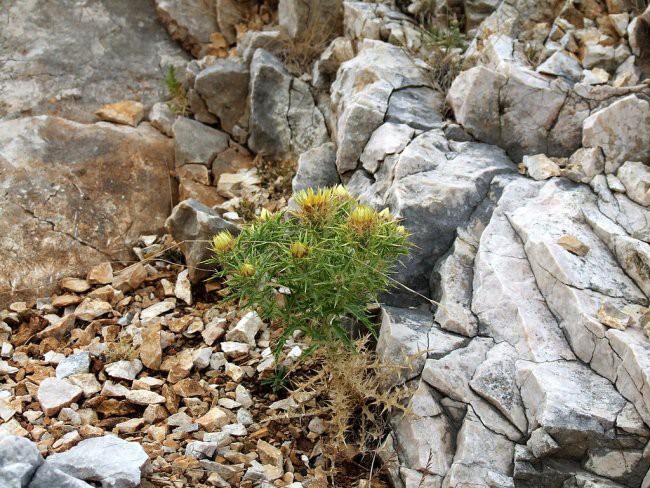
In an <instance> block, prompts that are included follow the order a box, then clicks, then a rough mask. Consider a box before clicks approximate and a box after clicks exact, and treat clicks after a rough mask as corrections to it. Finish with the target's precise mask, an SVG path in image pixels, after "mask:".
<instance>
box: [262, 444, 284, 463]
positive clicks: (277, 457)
mask: <svg viewBox="0 0 650 488" xmlns="http://www.w3.org/2000/svg"><path fill="white" fill-rule="evenodd" d="M257 454H258V455H259V458H260V462H261V463H262V464H268V465H271V466H275V467H277V468H280V469H282V467H283V465H284V458H283V456H282V451H280V449H278V448H277V447H274V446H272V445H271V444H269V443H268V442H266V441H263V440H262V439H260V440H259V441H257Z"/></svg>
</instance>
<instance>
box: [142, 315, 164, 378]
mask: <svg viewBox="0 0 650 488" xmlns="http://www.w3.org/2000/svg"><path fill="white" fill-rule="evenodd" d="M140 360H141V361H142V364H143V365H144V366H145V367H147V368H149V369H158V368H159V367H160V363H161V362H162V347H161V344H160V321H158V320H156V321H152V323H150V324H148V325H147V326H146V327H145V328H144V330H143V331H142V345H141V346H140Z"/></svg>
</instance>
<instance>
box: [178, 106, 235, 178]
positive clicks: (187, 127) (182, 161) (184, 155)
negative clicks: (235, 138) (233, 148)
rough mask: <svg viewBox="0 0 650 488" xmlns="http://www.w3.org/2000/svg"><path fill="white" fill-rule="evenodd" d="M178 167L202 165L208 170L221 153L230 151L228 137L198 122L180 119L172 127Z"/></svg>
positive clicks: (185, 118)
mask: <svg viewBox="0 0 650 488" xmlns="http://www.w3.org/2000/svg"><path fill="white" fill-rule="evenodd" d="M172 133H173V134H174V153H175V159H176V167H177V168H178V167H181V166H184V165H186V164H202V165H204V166H207V167H208V168H209V167H211V166H212V161H213V160H214V158H215V157H216V155H217V154H219V153H220V152H223V151H225V150H226V149H228V135H227V134H225V133H224V132H221V131H219V130H217V129H213V128H212V127H208V126H207V125H204V124H202V123H200V122H197V121H196V120H192V119H188V118H187V117H179V118H177V119H176V122H174V125H173V126H172Z"/></svg>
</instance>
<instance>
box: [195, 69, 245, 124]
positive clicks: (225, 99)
mask: <svg viewBox="0 0 650 488" xmlns="http://www.w3.org/2000/svg"><path fill="white" fill-rule="evenodd" d="M249 78H250V77H249V73H248V66H247V65H246V63H244V62H243V61H242V60H239V59H237V58H234V59H217V60H216V61H215V62H214V64H212V65H210V66H208V67H207V68H206V69H204V70H203V71H201V72H200V73H199V74H198V75H196V80H195V81H194V89H195V90H196V92H197V93H198V94H199V95H200V96H201V98H202V99H203V100H204V101H205V105H206V106H207V108H208V110H209V111H210V112H211V113H213V114H214V115H216V116H217V117H219V122H220V124H221V127H222V128H223V130H225V131H226V132H228V133H229V134H233V129H234V127H235V125H236V124H237V123H238V122H239V121H240V119H241V118H242V117H243V116H244V115H245V112H246V108H247V97H248V83H249Z"/></svg>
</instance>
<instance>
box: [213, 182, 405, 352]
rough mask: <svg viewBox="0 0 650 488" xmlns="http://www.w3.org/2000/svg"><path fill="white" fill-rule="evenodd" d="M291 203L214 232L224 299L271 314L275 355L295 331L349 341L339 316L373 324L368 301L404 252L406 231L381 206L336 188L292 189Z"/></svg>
mask: <svg viewBox="0 0 650 488" xmlns="http://www.w3.org/2000/svg"><path fill="white" fill-rule="evenodd" d="M295 200H296V204H297V209H296V210H293V211H283V212H278V213H276V214H269V213H268V212H266V211H263V212H262V214H261V215H260V217H259V218H258V219H257V220H256V221H255V222H254V223H252V224H249V225H247V226H245V227H244V228H243V229H242V232H241V233H240V234H239V236H237V237H233V236H232V235H230V234H229V233H227V232H222V233H220V234H218V235H217V236H215V238H214V239H213V246H212V247H213V250H214V253H215V257H214V259H213V260H212V262H216V263H217V264H219V265H220V266H221V271H220V272H218V273H217V274H216V276H217V277H225V278H226V279H227V284H228V287H229V289H230V291H231V295H230V298H234V299H236V300H238V301H239V302H240V306H243V307H246V308H254V309H256V310H257V311H258V313H259V314H260V316H261V317H262V318H264V319H271V320H274V321H278V322H279V323H280V324H281V325H282V326H283V333H282V335H281V337H280V339H279V341H278V344H277V345H276V354H278V353H279V351H281V349H282V346H283V345H284V343H285V342H286V340H287V339H288V338H290V337H291V336H292V334H293V333H294V332H295V331H302V332H303V333H305V334H306V335H307V336H309V337H310V338H311V339H312V346H311V348H310V350H309V351H308V352H311V351H312V350H313V349H315V348H316V347H318V346H320V345H323V344H332V343H337V344H338V343H344V344H346V345H348V346H351V345H352V340H351V338H350V334H349V331H348V330H346V329H345V327H344V326H343V321H344V319H345V318H352V319H355V320H358V321H360V322H362V323H363V324H365V325H366V326H367V327H368V328H369V329H370V330H372V325H371V322H370V320H369V316H368V313H367V304H368V303H370V302H373V301H376V299H377V294H378V293H380V292H382V291H384V290H386V289H388V288H389V287H390V285H391V278H390V275H391V273H392V272H393V270H394V267H395V265H396V263H397V260H398V258H399V257H400V256H403V255H405V254H407V252H408V248H409V244H408V234H407V232H406V230H405V229H404V227H402V226H401V225H400V224H399V222H398V221H397V220H396V219H394V218H393V217H391V215H390V214H389V212H388V209H386V210H384V211H382V212H376V211H375V210H373V209H371V208H369V207H366V206H364V205H361V204H360V203H359V201H358V200H357V199H356V198H354V197H352V196H351V195H350V194H349V193H348V192H347V190H345V189H344V188H343V187H340V186H339V187H336V188H330V189H321V190H318V191H316V192H314V191H313V190H311V189H310V190H307V191H303V192H300V193H298V194H297V195H296V198H295Z"/></svg>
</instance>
